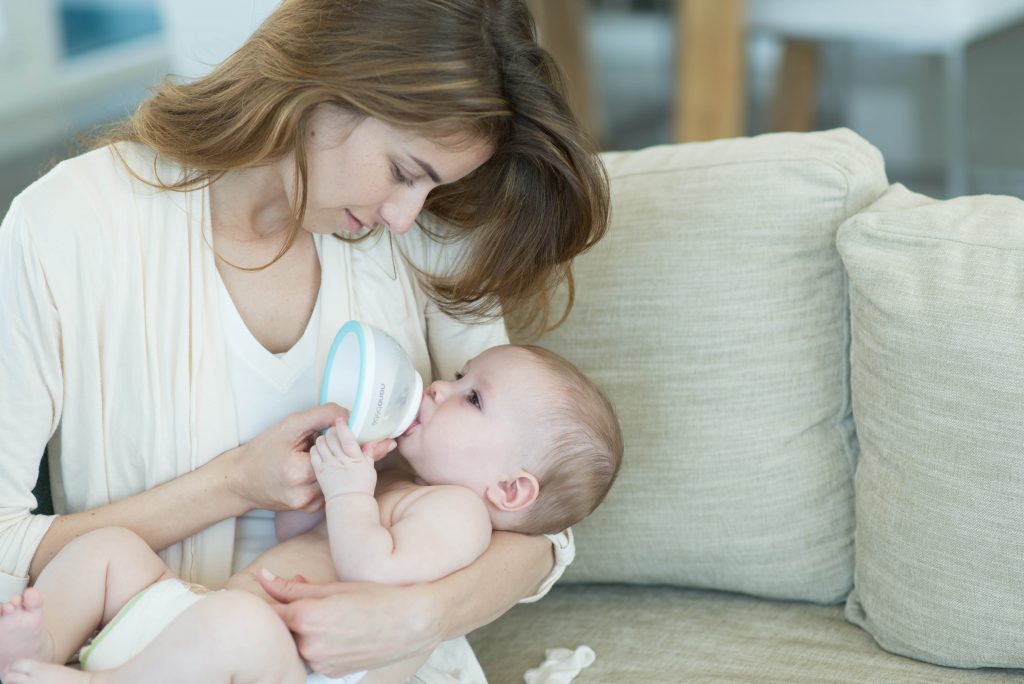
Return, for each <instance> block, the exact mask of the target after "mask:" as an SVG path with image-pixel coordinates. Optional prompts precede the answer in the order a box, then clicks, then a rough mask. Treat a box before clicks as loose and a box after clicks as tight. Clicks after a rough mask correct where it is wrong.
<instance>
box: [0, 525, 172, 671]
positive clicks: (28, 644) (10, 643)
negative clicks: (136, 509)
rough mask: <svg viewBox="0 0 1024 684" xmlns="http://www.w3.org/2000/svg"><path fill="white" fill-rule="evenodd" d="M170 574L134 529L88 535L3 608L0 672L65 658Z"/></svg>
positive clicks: (117, 529) (105, 531) (72, 543)
mask: <svg viewBox="0 0 1024 684" xmlns="http://www.w3.org/2000/svg"><path fill="white" fill-rule="evenodd" d="M169 577H173V574H172V573H171V571H170V570H169V569H168V568H167V566H166V565H165V564H164V562H163V561H162V560H161V559H160V557H159V556H157V555H156V554H155V553H154V552H153V551H152V549H150V548H149V546H148V545H147V544H146V543H145V542H144V541H143V540H142V539H141V538H140V537H139V536H138V535H136V534H135V533H133V532H131V531H129V530H126V529H123V528H117V527H109V528H102V529H98V530H93V531H91V532H88V533H86V534H83V535H82V536H81V537H79V538H77V539H75V540H74V541H72V542H71V543H69V544H68V545H67V546H65V547H64V548H63V549H61V551H60V552H59V553H58V554H57V555H56V556H55V557H54V559H53V560H52V561H50V563H49V564H48V565H47V566H46V568H45V569H44V570H43V572H42V573H41V574H40V576H39V579H38V580H37V581H36V584H35V587H33V588H30V589H28V590H27V591H26V592H25V593H24V594H23V595H22V596H21V597H16V598H15V599H13V600H12V601H11V602H10V603H9V604H5V606H4V608H2V609H0V672H3V671H4V670H6V669H7V668H9V667H10V666H11V664H12V663H13V662H14V661H16V660H18V659H19V658H35V659H37V660H45V661H49V662H54V663H64V662H66V661H67V660H68V658H70V656H71V654H72V653H74V652H75V651H76V650H77V649H78V648H79V647H80V646H81V645H82V644H83V643H84V642H85V640H86V639H87V638H88V637H89V635H90V634H92V633H93V632H94V631H95V630H96V629H97V628H98V627H100V626H102V625H104V624H106V623H107V622H109V621H110V620H111V619H112V618H113V617H114V615H116V614H117V612H118V611H119V610H120V609H121V607H122V606H124V604H125V603H127V601H128V600H129V599H130V598H131V597H132V596H134V595H135V594H137V593H138V592H140V591H142V590H143V589H145V588H146V587H148V586H149V585H151V584H153V583H154V582H157V581H160V580H162V579H167V578H169Z"/></svg>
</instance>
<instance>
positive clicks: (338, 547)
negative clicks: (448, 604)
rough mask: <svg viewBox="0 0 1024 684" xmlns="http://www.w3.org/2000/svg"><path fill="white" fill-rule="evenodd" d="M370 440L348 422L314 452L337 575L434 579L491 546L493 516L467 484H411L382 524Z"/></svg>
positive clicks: (376, 579) (365, 578) (321, 441)
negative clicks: (363, 443)
mask: <svg viewBox="0 0 1024 684" xmlns="http://www.w3.org/2000/svg"><path fill="white" fill-rule="evenodd" d="M368 446H369V445H368ZM368 446H367V447H364V448H363V449H360V448H359V445H358V444H357V443H356V441H355V437H354V436H353V435H352V433H351V431H350V430H349V429H348V427H347V426H346V425H344V424H338V425H337V426H336V427H335V428H332V429H331V430H328V432H327V435H326V436H325V437H322V438H320V439H318V440H317V444H316V446H314V447H313V449H312V451H311V452H310V458H311V461H312V463H313V470H314V472H315V473H316V476H317V479H318V480H319V481H320V486H321V488H322V489H323V490H324V498H325V499H326V501H327V503H326V511H327V529H328V538H329V540H330V546H331V557H332V558H333V560H334V568H335V570H336V571H337V573H338V577H339V578H340V579H343V580H349V581H368V582H384V583H389V584H411V583H414V582H429V581H433V580H436V579H440V578H441V577H444V576H446V575H448V574H450V573H452V572H454V571H456V570H458V569H460V568H462V567H465V566H466V565H469V564H470V563H472V562H473V561H474V560H475V559H476V558H477V557H478V556H479V555H480V554H482V553H483V552H484V551H485V550H486V549H487V545H488V544H489V543H490V539H491V520H490V516H489V515H488V513H487V508H486V506H485V504H484V502H483V500H482V499H481V498H480V497H479V496H477V495H476V494H475V493H473V492H472V491H470V490H468V489H466V488H464V487H458V486H453V485H443V486H435V487H417V488H414V489H411V490H410V493H409V494H407V495H406V496H405V497H403V498H402V500H401V501H400V502H398V503H397V504H396V506H395V507H394V509H393V511H392V514H391V520H390V521H387V522H388V524H387V525H386V524H383V523H382V521H381V513H380V508H379V506H378V504H377V500H376V499H375V498H374V497H373V491H374V487H375V485H376V481H377V474H376V471H374V469H373V461H372V459H371V458H370V457H369V456H368V455H367V454H366V453H365V451H366V449H367V448H368Z"/></svg>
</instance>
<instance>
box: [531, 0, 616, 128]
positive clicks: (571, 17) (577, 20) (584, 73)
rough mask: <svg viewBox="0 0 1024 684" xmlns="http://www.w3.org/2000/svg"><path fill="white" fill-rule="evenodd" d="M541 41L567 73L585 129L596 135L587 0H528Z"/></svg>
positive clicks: (571, 97)
mask: <svg viewBox="0 0 1024 684" xmlns="http://www.w3.org/2000/svg"><path fill="white" fill-rule="evenodd" d="M526 4H527V5H528V6H529V8H530V13H531V14H533V20H534V22H535V23H536V24H537V34H538V38H539V40H540V44H541V45H542V46H543V47H544V49H545V50H547V51H548V52H550V53H551V56H552V57H554V58H555V62H557V63H558V66H559V68H561V70H562V73H564V74H565V80H566V87H567V90H568V95H569V105H570V106H571V107H572V111H573V113H574V114H575V115H576V118H577V119H579V121H580V123H581V124H582V125H583V127H584V129H586V130H587V132H589V133H590V134H591V135H594V136H597V134H598V133H599V130H600V117H598V116H597V114H596V106H595V104H594V83H593V80H592V78H591V69H590V63H589V60H588V59H587V43H586V35H585V33H586V26H587V0H527V3H526Z"/></svg>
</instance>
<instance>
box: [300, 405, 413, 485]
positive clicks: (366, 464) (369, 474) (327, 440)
mask: <svg viewBox="0 0 1024 684" xmlns="http://www.w3.org/2000/svg"><path fill="white" fill-rule="evenodd" d="M394 447H395V442H394V440H381V441H376V442H367V443H366V444H365V445H363V447H362V448H360V447H359V444H358V443H357V442H356V438H355V435H353V434H352V431H351V430H350V429H349V427H348V425H347V424H346V423H345V421H344V420H341V419H339V420H337V421H335V424H334V427H332V428H331V429H330V430H328V431H327V434H326V435H320V437H318V438H317V440H316V444H314V445H313V448H312V449H310V451H309V460H310V463H311V464H312V465H313V472H314V473H315V474H316V479H317V481H318V482H319V483H320V488H321V489H322V490H323V492H324V498H325V499H330V498H331V497H332V496H338V495H339V494H354V493H364V494H369V495H370V496H373V490H374V487H376V485H377V471H376V470H375V469H374V467H373V462H374V460H375V458H381V457H382V456H384V455H385V454H387V452H388V451H390V450H391V449H393V448H394Z"/></svg>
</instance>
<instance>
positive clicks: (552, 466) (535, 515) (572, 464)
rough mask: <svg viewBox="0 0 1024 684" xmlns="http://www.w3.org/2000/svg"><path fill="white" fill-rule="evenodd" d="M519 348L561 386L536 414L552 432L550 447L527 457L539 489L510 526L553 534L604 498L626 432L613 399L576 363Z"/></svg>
mask: <svg viewBox="0 0 1024 684" xmlns="http://www.w3.org/2000/svg"><path fill="white" fill-rule="evenodd" d="M520 346H521V347H522V348H523V349H525V350H527V351H528V352H530V353H531V354H532V355H533V357H534V358H535V359H536V360H537V362H538V363H540V364H541V366H543V367H544V368H545V369H547V370H549V371H551V372H552V374H553V375H554V376H555V380H554V382H555V383H556V384H557V385H560V386H559V387H558V390H559V391H556V392H555V393H553V396H552V397H550V399H551V401H550V403H547V404H545V411H544V415H542V416H538V420H539V425H538V427H539V428H540V429H543V430H545V431H546V434H547V435H549V439H547V440H545V445H546V448H545V449H544V450H542V451H541V452H540V453H536V454H531V455H528V457H527V458H528V460H529V463H528V464H526V467H527V470H529V471H530V472H532V473H533V474H534V475H535V476H536V477H537V479H538V481H539V482H540V493H539V495H538V496H537V500H536V501H534V502H533V504H532V505H531V506H530V507H529V508H527V509H526V510H524V511H523V512H522V514H521V515H520V516H517V519H516V520H515V522H514V523H513V524H512V525H511V526H510V528H509V529H510V530H512V531H514V532H522V533H525V534H545V533H547V534H552V533H556V532H561V531H562V530H564V529H566V528H567V527H570V526H572V525H575V524H576V523H578V522H579V521H581V520H583V519H584V518H585V517H587V516H588V515H590V513H591V512H593V510H594V509H595V508H597V506H598V504H600V503H601V502H602V501H603V500H604V497H605V495H606V494H607V493H608V490H609V489H610V488H611V486H612V483H613V482H614V481H615V477H616V475H618V472H619V466H620V464H621V463H622V450H623V444H622V431H621V428H620V427H619V420H618V418H617V417H616V415H615V409H614V408H613V407H612V404H611V402H610V401H608V398H607V397H605V395H604V394H603V393H602V392H601V390H600V389H598V387H597V385H595V384H594V383H593V382H592V381H591V380H590V379H589V378H587V376H585V375H584V374H583V373H582V372H580V370H579V369H578V368H576V366H574V365H573V364H572V363H570V362H569V361H568V360H566V359H564V358H563V357H561V356H559V355H558V354H555V353H554V352H552V351H549V350H547V349H544V348H543V347H536V346H532V345H520Z"/></svg>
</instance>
